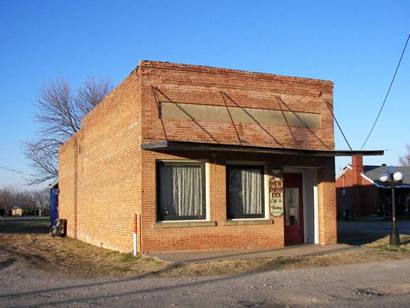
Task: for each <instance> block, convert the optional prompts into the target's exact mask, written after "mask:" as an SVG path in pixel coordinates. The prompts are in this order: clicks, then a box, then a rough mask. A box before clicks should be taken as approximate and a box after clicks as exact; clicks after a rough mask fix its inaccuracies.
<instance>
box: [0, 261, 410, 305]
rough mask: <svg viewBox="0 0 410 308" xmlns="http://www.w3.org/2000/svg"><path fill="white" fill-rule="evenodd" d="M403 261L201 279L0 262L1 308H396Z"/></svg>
mask: <svg viewBox="0 0 410 308" xmlns="http://www.w3.org/2000/svg"><path fill="white" fill-rule="evenodd" d="M409 303H410V260H401V261H388V262H382V263H367V264H356V265H349V266H332V267H322V268H310V269H300V270H289V271H279V272H276V271H270V272H264V273H257V274H243V275H235V276H225V277H208V278H200V279H195V278H172V279H170V278H158V277H151V278H148V277H146V278H133V279H124V280H110V281H108V280H105V281H104V280H103V281H101V280H100V281H99V280H77V279H69V278H67V277H58V276H56V275H53V274H52V273H44V272H39V271H34V270H29V269H26V268H23V267H19V266H18V265H17V264H13V261H12V260H10V261H9V263H8V264H7V262H6V263H5V262H3V264H0V306H1V307H27V306H29V307H55V306H69V307H90V306H103V307H135V306H143V307H178V306H179V307H227V306H229V307H282V306H291V307H296V306H315V307H316V306H322V307H334V306H339V307H351V306H358V307H370V306H371V307H373V306H374V307H384V306H390V307H403V306H407V305H408V304H409Z"/></svg>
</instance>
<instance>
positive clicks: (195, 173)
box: [160, 166, 204, 216]
mask: <svg viewBox="0 0 410 308" xmlns="http://www.w3.org/2000/svg"><path fill="white" fill-rule="evenodd" d="M201 173H202V172H201V167H191V166H189V167H187V166H180V167H179V166H161V169H160V201H161V205H160V206H161V211H162V213H163V215H164V216H202V215H204V213H203V206H202V205H203V197H204V196H203V189H202V187H203V185H202V184H203V183H202V174H201Z"/></svg>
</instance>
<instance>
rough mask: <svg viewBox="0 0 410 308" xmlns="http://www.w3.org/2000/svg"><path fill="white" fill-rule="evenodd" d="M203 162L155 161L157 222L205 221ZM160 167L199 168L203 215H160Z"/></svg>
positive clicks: (204, 170) (204, 174) (204, 172)
mask: <svg viewBox="0 0 410 308" xmlns="http://www.w3.org/2000/svg"><path fill="white" fill-rule="evenodd" d="M205 165H206V164H205V162H201V161H164V160H157V161H156V166H155V168H156V172H155V173H156V187H155V188H156V197H157V200H156V201H157V202H156V206H157V209H156V213H157V221H158V222H161V221H181V220H189V221H192V220H206V219H207V206H206V199H207V197H206V169H205ZM161 166H177V167H199V168H200V169H201V177H202V187H201V189H202V196H203V200H202V205H201V206H202V211H203V215H196V216H165V215H164V214H163V213H161V193H160V190H161V185H160V182H161V178H160V177H161V171H160V169H161Z"/></svg>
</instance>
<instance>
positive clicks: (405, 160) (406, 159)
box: [399, 144, 410, 167]
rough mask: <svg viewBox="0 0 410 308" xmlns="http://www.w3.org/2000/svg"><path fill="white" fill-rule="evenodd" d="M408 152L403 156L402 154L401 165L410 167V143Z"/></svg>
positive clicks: (407, 146)
mask: <svg viewBox="0 0 410 308" xmlns="http://www.w3.org/2000/svg"><path fill="white" fill-rule="evenodd" d="M406 150H407V153H406V154H405V155H403V156H400V159H399V160H400V165H402V166H403V167H410V144H408V145H406Z"/></svg>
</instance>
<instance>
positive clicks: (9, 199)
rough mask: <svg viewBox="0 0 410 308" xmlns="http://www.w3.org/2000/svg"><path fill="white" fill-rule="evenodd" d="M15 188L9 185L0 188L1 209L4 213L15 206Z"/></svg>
mask: <svg viewBox="0 0 410 308" xmlns="http://www.w3.org/2000/svg"><path fill="white" fill-rule="evenodd" d="M14 194H15V192H14V190H13V189H12V188H9V187H5V188H2V189H0V210H1V212H2V213H3V215H7V214H8V212H9V211H10V210H11V208H12V207H13V198H14Z"/></svg>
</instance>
